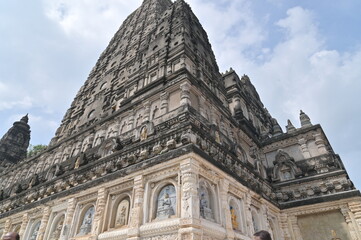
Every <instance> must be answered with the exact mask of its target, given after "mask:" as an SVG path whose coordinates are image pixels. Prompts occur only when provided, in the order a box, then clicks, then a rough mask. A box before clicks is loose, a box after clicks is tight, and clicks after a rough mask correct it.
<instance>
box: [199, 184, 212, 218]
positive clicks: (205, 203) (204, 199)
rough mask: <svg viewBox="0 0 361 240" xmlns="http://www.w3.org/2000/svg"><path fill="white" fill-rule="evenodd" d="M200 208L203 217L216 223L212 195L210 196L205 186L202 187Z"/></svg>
mask: <svg viewBox="0 0 361 240" xmlns="http://www.w3.org/2000/svg"><path fill="white" fill-rule="evenodd" d="M199 206H200V214H201V216H202V217H203V218H205V219H207V220H212V221H214V216H213V211H212V206H211V198H210V194H209V191H208V189H207V188H206V187H205V186H201V187H200V191H199Z"/></svg>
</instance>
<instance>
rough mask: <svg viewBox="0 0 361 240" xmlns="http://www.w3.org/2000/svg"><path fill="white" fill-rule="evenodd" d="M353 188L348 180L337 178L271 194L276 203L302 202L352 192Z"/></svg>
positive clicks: (343, 177)
mask: <svg viewBox="0 0 361 240" xmlns="http://www.w3.org/2000/svg"><path fill="white" fill-rule="evenodd" d="M353 189H354V186H353V183H352V182H351V181H350V179H348V178H346V177H345V176H337V177H332V178H327V179H322V180H318V181H317V180H316V181H313V182H312V183H305V184H297V185H291V186H289V187H281V188H279V189H278V190H276V192H275V193H274V194H273V195H274V196H273V197H275V199H276V200H277V201H278V202H288V201H294V200H304V199H307V198H313V197H322V196H327V195H331V194H335V193H340V192H345V191H349V190H353Z"/></svg>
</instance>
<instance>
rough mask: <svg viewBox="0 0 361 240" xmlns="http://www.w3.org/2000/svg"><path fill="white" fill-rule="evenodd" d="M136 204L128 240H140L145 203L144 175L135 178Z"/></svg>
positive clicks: (131, 217) (132, 211)
mask: <svg viewBox="0 0 361 240" xmlns="http://www.w3.org/2000/svg"><path fill="white" fill-rule="evenodd" d="M133 189H134V204H133V208H132V209H131V211H130V222H129V228H130V229H129V231H128V239H130V240H139V239H140V237H139V227H140V225H142V218H143V202H144V178H143V176H142V175H140V176H136V177H135V178H134V188H133Z"/></svg>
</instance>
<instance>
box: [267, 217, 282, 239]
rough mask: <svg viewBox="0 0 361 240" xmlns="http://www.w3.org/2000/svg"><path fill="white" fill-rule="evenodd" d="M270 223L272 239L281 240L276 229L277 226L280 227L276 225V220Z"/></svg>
mask: <svg viewBox="0 0 361 240" xmlns="http://www.w3.org/2000/svg"><path fill="white" fill-rule="evenodd" d="M268 222H269V227H270V233H271V235H272V239H280V234H279V230H278V229H277V227H276V226H278V224H277V223H276V222H277V221H276V220H275V219H269V221H268Z"/></svg>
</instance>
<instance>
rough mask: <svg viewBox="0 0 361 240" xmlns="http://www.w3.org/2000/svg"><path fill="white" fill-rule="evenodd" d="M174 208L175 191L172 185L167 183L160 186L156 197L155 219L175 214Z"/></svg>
mask: <svg viewBox="0 0 361 240" xmlns="http://www.w3.org/2000/svg"><path fill="white" fill-rule="evenodd" d="M175 209H176V191H175V187H174V186H173V185H167V186H165V187H163V188H162V190H161V191H160V192H159V194H158V199H157V213H156V218H157V219H163V218H169V217H170V216H173V215H175Z"/></svg>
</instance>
